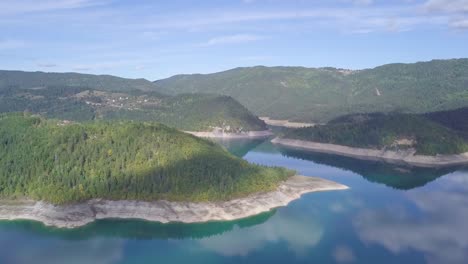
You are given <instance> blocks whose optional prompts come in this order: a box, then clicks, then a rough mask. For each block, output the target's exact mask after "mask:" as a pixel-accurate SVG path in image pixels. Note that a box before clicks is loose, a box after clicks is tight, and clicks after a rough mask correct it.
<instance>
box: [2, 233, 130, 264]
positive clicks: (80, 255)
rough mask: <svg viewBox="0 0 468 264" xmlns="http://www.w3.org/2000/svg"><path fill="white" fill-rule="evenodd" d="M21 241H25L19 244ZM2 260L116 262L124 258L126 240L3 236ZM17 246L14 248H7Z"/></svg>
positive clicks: (72, 263)
mask: <svg viewBox="0 0 468 264" xmlns="http://www.w3.org/2000/svg"><path fill="white" fill-rule="evenodd" d="M20 243H21V245H19V244H20ZM0 248H2V249H3V250H2V251H1V252H0V263H14V264H29V263H48V264H63V263H67V264H81V263H93V264H112V263H116V262H118V261H120V260H121V258H122V254H123V241H121V240H107V239H92V240H85V241H84V240H80V241H73V242H71V241H67V242H66V243H64V241H62V240H52V241H50V240H47V241H44V240H34V239H30V241H29V242H28V243H24V238H20V239H15V238H12V237H11V236H6V237H0ZM7 249H14V250H7Z"/></svg>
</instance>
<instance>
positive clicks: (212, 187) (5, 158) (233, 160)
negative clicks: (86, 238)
mask: <svg viewBox="0 0 468 264" xmlns="http://www.w3.org/2000/svg"><path fill="white" fill-rule="evenodd" d="M0 138H1V143H0V197H1V198H8V199H10V198H23V197H28V198H32V199H35V200H45V201H49V202H52V203H55V204H63V203H71V202H76V201H84V200H88V199H93V198H104V199H117V200H118V199H134V200H156V199H169V200H190V201H207V200H225V199H230V198H233V197H239V196H244V195H246V194H249V193H253V192H259V191H267V190H273V189H274V188H276V186H277V185H278V184H279V182H280V181H282V180H285V179H286V178H287V177H288V176H291V175H292V174H293V172H292V171H288V170H285V169H281V168H267V167H262V166H257V165H252V164H249V163H248V162H246V161H244V160H242V159H240V158H237V157H235V156H233V155H231V154H229V153H228V152H227V151H225V150H224V149H223V148H222V147H220V146H218V145H217V144H215V143H212V142H209V141H205V140H202V139H199V138H195V137H193V136H190V135H187V134H185V133H181V132H178V131H177V130H174V129H171V128H168V127H166V126H164V125H160V124H155V123H137V122H118V123H117V122H113V123H106V122H92V123H84V124H69V123H66V122H62V121H58V120H46V119H43V118H40V117H35V116H30V115H23V114H2V115H1V116H0Z"/></svg>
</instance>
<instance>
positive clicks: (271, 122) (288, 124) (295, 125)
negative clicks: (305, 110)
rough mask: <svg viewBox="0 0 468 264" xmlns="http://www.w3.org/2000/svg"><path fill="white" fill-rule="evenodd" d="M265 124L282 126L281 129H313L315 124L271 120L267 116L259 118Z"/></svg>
mask: <svg viewBox="0 0 468 264" xmlns="http://www.w3.org/2000/svg"><path fill="white" fill-rule="evenodd" d="M259 118H260V119H261V120H262V121H263V122H265V124H267V125H270V126H280V127H287V128H302V127H312V126H314V125H315V124H312V123H303V122H291V121H289V120H279V119H271V118H269V117H267V116H262V117H259Z"/></svg>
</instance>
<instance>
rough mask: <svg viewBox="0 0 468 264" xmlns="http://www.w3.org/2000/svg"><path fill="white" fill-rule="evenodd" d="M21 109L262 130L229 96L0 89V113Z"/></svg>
mask: <svg viewBox="0 0 468 264" xmlns="http://www.w3.org/2000/svg"><path fill="white" fill-rule="evenodd" d="M23 111H29V112H32V113H39V114H41V115H43V116H47V117H50V118H58V119H65V120H74V121H87V120H94V119H104V120H111V119H112V120H138V121H154V122H160V123H163V124H165V125H168V126H171V127H175V128H178V129H182V130H190V131H211V130H213V128H214V127H219V128H223V129H224V130H225V131H226V132H240V131H258V130H265V129H266V125H265V123H264V122H263V121H261V120H260V119H259V118H258V117H256V116H255V115H253V114H252V113H251V112H250V111H249V110H247V109H246V108H245V107H244V106H242V105H241V104H239V103H238V102H237V101H236V100H234V99H232V98H231V97H229V96H222V95H213V94H185V95H177V96H163V95H161V94H158V93H155V92H145V91H140V90H132V91H129V92H109V91H100V90H92V89H89V88H86V87H77V86H46V87H40V88H18V87H4V88H0V112H23Z"/></svg>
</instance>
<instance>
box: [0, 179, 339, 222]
mask: <svg viewBox="0 0 468 264" xmlns="http://www.w3.org/2000/svg"><path fill="white" fill-rule="evenodd" d="M345 189H348V187H347V186H345V185H342V184H339V183H336V182H332V181H329V180H324V179H321V178H315V177H306V176H298V175H296V176H292V177H290V178H289V179H287V180H286V181H284V182H282V183H281V184H280V185H279V186H278V188H277V190H275V191H271V192H266V193H256V194H252V195H249V196H247V197H244V198H237V199H233V200H229V201H220V202H202V203H194V202H170V201H165V200H160V201H154V202H143V201H128V200H122V201H110V200H101V199H94V200H90V201H87V202H84V203H80V204H72V205H61V206H55V205H52V204H49V203H46V202H42V201H32V200H20V201H15V200H9V201H8V200H3V201H2V200H0V220H33V221H39V222H42V223H43V224H45V225H46V226H55V227H59V228H76V227H80V226H84V225H86V224H89V223H91V222H94V221H95V220H98V219H108V218H119V219H143V220H147V221H154V222H161V223H168V222H182V223H198V222H208V221H231V220H236V219H241V218H246V217H249V216H253V215H257V214H260V213H263V212H267V211H270V210H271V209H274V208H277V207H281V206H286V205H288V204H289V203H290V202H291V201H293V200H296V199H299V198H300V197H301V195H303V194H305V193H311V192H319V191H331V190H345Z"/></svg>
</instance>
